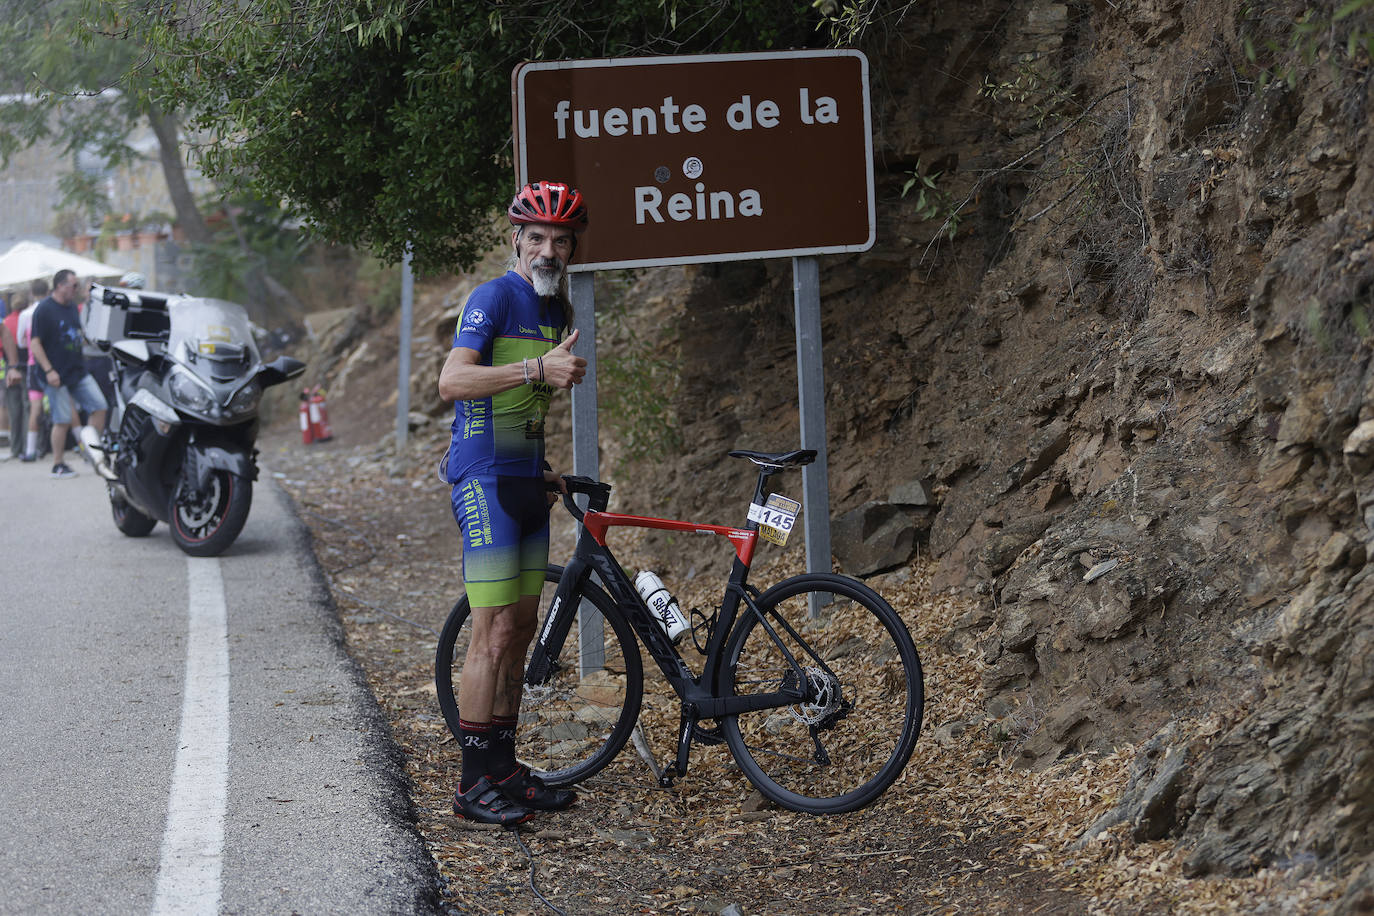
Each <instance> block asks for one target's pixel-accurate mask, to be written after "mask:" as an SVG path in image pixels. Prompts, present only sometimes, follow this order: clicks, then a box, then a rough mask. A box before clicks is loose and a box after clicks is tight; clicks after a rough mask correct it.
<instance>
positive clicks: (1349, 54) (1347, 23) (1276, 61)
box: [1240, 0, 1374, 89]
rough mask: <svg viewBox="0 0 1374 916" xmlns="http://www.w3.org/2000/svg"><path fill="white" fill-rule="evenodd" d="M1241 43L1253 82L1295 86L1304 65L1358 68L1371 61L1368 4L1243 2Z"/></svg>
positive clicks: (1373, 42)
mask: <svg viewBox="0 0 1374 916" xmlns="http://www.w3.org/2000/svg"><path fill="white" fill-rule="evenodd" d="M1240 18H1241V22H1240V36H1241V45H1242V47H1243V48H1244V51H1245V59H1246V62H1247V63H1248V64H1250V66H1251V67H1253V68H1254V70H1255V73H1256V84H1257V85H1258V86H1259V87H1260V88H1264V87H1265V86H1267V85H1268V84H1269V83H1270V82H1274V81H1278V82H1283V83H1287V84H1288V87H1289V88H1290V89H1292V88H1296V87H1297V84H1298V79H1299V77H1300V74H1301V72H1302V70H1303V68H1304V67H1310V66H1312V65H1313V64H1314V63H1317V62H1318V61H1325V62H1326V63H1327V64H1328V65H1329V66H1330V67H1331V68H1333V69H1334V70H1336V71H1339V70H1341V69H1346V68H1350V69H1364V68H1367V67H1368V66H1369V65H1370V63H1371V62H1372V61H1374V0H1342V2H1340V3H1333V2H1319V3H1316V4H1313V5H1312V6H1306V5H1304V6H1303V7H1302V9H1301V12H1299V13H1296V14H1293V13H1291V12H1287V11H1285V9H1284V8H1283V7H1281V6H1273V5H1261V4H1252V3H1247V4H1245V5H1243V6H1242V7H1241V11H1240Z"/></svg>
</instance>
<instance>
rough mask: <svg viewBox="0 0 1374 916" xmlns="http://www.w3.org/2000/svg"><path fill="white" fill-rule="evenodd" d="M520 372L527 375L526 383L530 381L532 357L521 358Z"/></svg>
mask: <svg viewBox="0 0 1374 916" xmlns="http://www.w3.org/2000/svg"><path fill="white" fill-rule="evenodd" d="M520 372H521V374H523V375H524V376H525V384H526V385H528V384H529V383H530V358H529V357H528V356H526V357H524V358H523V359H521V360H520Z"/></svg>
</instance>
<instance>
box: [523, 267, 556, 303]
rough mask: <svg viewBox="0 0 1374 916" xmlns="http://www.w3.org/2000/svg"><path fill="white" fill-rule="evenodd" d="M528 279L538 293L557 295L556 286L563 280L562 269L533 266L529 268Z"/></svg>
mask: <svg viewBox="0 0 1374 916" xmlns="http://www.w3.org/2000/svg"><path fill="white" fill-rule="evenodd" d="M530 279H531V280H532V281H533V283H534V291H535V292H536V293H538V294H539V295H541V296H546V297H547V296H557V295H558V286H559V284H560V283H561V282H562V280H563V270H562V269H561V268H558V269H554V270H550V269H548V268H541V267H535V268H532V269H531V270H530Z"/></svg>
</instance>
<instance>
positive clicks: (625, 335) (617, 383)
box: [597, 271, 683, 463]
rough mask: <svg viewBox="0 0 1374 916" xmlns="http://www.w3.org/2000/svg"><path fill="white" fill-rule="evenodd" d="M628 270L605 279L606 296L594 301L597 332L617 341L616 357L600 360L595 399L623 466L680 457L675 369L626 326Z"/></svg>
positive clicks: (649, 342) (630, 274)
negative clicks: (615, 443)
mask: <svg viewBox="0 0 1374 916" xmlns="http://www.w3.org/2000/svg"><path fill="white" fill-rule="evenodd" d="M633 276H634V275H633V272H632V271H624V272H619V273H615V274H610V275H609V276H607V278H606V281H607V283H608V284H609V286H610V289H609V290H607V291H608V292H610V294H611V295H609V296H603V297H601V298H600V299H599V301H598V302H597V319H598V324H599V326H600V327H599V330H600V332H601V333H602V334H605V335H606V336H607V337H608V338H609V339H613V340H616V341H618V346H617V348H616V355H614V356H611V355H607V356H605V357H603V358H602V360H601V362H600V365H599V366H598V367H597V370H598V372H599V374H600V376H601V381H600V382H599V384H598V386H597V388H598V392H599V394H598V397H599V399H600V400H601V402H602V405H601V406H602V410H601V415H602V416H603V417H605V418H606V419H607V423H608V424H609V425H610V427H611V429H612V431H613V432H614V435H615V439H616V441H617V442H619V443H620V444H621V446H622V447H623V448H624V454H623V461H625V462H630V463H637V462H641V461H657V460H661V459H663V458H664V457H665V456H676V455H680V454H682V448H683V439H682V427H681V425H680V424H679V423H678V418H677V412H676V411H675V410H674V408H673V400H674V398H675V397H676V396H677V392H678V387H679V379H680V377H681V372H680V371H679V369H680V367H679V366H678V365H677V363H676V362H674V361H672V360H669V359H666V358H664V357H662V356H660V355H658V353H657V352H656V346H657V344H658V341H657V339H653V340H646V339H644V338H642V337H640V336H639V335H638V334H637V333H636V332H635V331H634V330H633V329H632V328H631V326H630V314H629V303H628V302H627V298H626V292H627V290H628V288H629V285H630V283H631V282H632V280H633Z"/></svg>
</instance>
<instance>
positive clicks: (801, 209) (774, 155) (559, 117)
mask: <svg viewBox="0 0 1374 916" xmlns="http://www.w3.org/2000/svg"><path fill="white" fill-rule="evenodd" d="M513 96H514V99H513V102H514V113H515V143H516V150H515V152H516V171H517V173H518V174H517V176H516V177H517V179H518V181H519V182H520V183H522V184H523V183H524V182H526V181H529V180H539V179H547V180H554V181H566V182H568V183H570V184H572V185H573V186H575V187H577V188H579V189H580V190H581V191H582V192H583V193H584V194H585V195H586V196H587V200H588V202H589V204H590V207H591V214H592V230H593V231H590V232H588V233H587V234H586V236H585V237H584V239H583V241H582V244H581V245H580V247H579V249H578V258H577V260H578V264H577V265H575V267H574V269H579V270H592V269H596V268H610V267H629V266H634V265H647V264H683V263H694V262H701V261H723V260H736V259H741V258H764V257H784V256H797V255H810V254H823V253H828V252H838V251H862V250H864V249H866V248H868V247H869V246H871V245H872V244H873V235H874V220H873V194H872V187H873V157H872V143H871V140H870V132H869V111H868V60H867V58H865V57H864V56H863V54H861V53H859V52H857V51H784V52H777V53H771V54H713V55H703V56H697V57H651V58H625V59H619V60H585V61H559V62H554V63H535V64H523V65H521V66H520V67H517V68H516V70H515V73H514V76H513Z"/></svg>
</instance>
